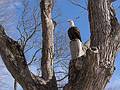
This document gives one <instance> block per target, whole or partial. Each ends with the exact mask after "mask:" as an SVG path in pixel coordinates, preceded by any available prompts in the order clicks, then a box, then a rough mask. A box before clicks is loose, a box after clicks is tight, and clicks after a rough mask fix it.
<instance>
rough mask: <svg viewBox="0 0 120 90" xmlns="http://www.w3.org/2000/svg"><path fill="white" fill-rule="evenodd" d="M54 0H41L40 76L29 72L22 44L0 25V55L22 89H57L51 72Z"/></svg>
mask: <svg viewBox="0 0 120 90" xmlns="http://www.w3.org/2000/svg"><path fill="white" fill-rule="evenodd" d="M53 1H54V0H41V20H42V31H43V50H42V60H41V67H42V77H39V76H35V75H34V74H33V73H31V72H30V70H29V68H28V65H27V62H26V58H25V56H24V51H23V48H21V47H22V46H21V45H20V44H19V43H18V42H17V41H15V40H13V39H11V38H10V37H8V36H7V35H6V33H5V30H4V28H3V26H1V25H0V43H1V44H0V55H1V57H2V59H3V61H4V63H5V65H6V67H7V69H8V71H9V72H10V73H11V75H12V76H13V77H14V78H15V80H16V81H17V82H18V83H19V84H20V85H21V86H22V88H23V89H24V90H57V84H56V79H55V75H54V72H53V53H54V44H53V30H54V24H53V22H52V19H51V12H52V7H53Z"/></svg>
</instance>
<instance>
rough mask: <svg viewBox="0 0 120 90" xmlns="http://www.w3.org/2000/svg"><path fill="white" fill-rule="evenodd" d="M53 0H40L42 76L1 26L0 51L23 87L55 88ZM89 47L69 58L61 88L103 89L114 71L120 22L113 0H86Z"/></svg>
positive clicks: (50, 89) (46, 89)
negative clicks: (30, 64)
mask: <svg viewBox="0 0 120 90" xmlns="http://www.w3.org/2000/svg"><path fill="white" fill-rule="evenodd" d="M53 5H54V0H41V3H40V8H41V22H42V37H43V40H42V59H41V70H42V77H39V76H36V75H35V74H33V73H32V72H31V71H30V70H29V68H28V64H27V61H26V58H25V53H24V48H23V46H22V45H21V44H19V43H18V42H17V41H15V40H13V39H11V38H10V37H8V36H7V35H6V33H5V31H4V28H3V26H0V43H1V44H0V55H1V57H2V59H3V61H4V63H5V65H6V67H7V69H8V70H9V72H10V73H11V74H12V76H13V77H14V79H15V80H16V81H17V82H18V83H19V84H20V85H21V86H22V87H23V89H24V90H57V89H58V88H57V81H56V77H55V73H54V70H53V61H54V59H53V57H54V36H53V35H54V29H55V23H54V21H53V19H52V15H51V14H52V9H53ZM88 11H89V21H90V31H91V37H90V47H88V48H87V50H86V54H85V55H84V56H81V57H79V58H78V59H75V60H71V62H70V65H69V67H70V68H69V81H68V84H67V85H66V86H65V87H64V90H102V89H104V88H105V86H106V84H107V82H108V81H109V79H110V77H111V76H112V73H113V71H114V60H115V56H116V53H117V51H118V49H119V46H120V45H119V38H120V35H119V33H120V32H119V31H120V25H119V23H118V21H117V18H116V15H115V12H114V9H113V7H112V1H110V0H99V1H98V0H89V1H88Z"/></svg>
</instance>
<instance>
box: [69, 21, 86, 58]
mask: <svg viewBox="0 0 120 90" xmlns="http://www.w3.org/2000/svg"><path fill="white" fill-rule="evenodd" d="M68 22H69V23H70V25H71V27H70V28H69V29H68V36H69V38H70V40H71V41H70V52H71V58H72V59H77V58H78V57H81V56H82V55H84V54H85V52H84V51H83V48H82V47H83V44H82V40H81V37H80V32H79V29H78V28H77V27H75V25H74V22H73V21H72V20H70V21H68Z"/></svg>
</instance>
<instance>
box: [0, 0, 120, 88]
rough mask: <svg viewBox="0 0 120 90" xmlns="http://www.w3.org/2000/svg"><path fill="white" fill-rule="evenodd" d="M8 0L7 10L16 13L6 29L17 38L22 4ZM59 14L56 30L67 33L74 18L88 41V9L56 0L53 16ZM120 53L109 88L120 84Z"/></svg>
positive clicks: (62, 0) (84, 4)
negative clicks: (69, 20)
mask: <svg viewBox="0 0 120 90" xmlns="http://www.w3.org/2000/svg"><path fill="white" fill-rule="evenodd" d="M6 1H9V2H11V3H9V5H10V7H9V8H7V9H5V10H6V11H9V12H11V13H14V17H12V18H11V21H10V22H11V23H5V26H6V29H7V30H8V31H7V32H8V33H9V34H10V35H11V36H12V37H14V38H16V37H17V35H16V36H15V34H16V32H13V29H15V28H16V27H15V25H16V23H17V20H18V19H19V17H20V15H21V11H22V6H21V3H20V1H21V0H6ZM31 1H32V0H31ZM0 2H2V4H4V3H5V0H1V1H0ZM13 2H14V3H13ZM33 3H34V4H35V2H34V0H33V1H32V3H31V4H33ZM79 3H80V4H81V5H82V6H84V7H86V8H87V5H86V3H85V0H80V2H79ZM0 4H1V3H0ZM119 5H120V0H117V1H116V2H115V3H114V7H115V9H116V13H117V17H118V19H119V21H120V8H117V7H118V6H119ZM5 7H6V6H5ZM57 14H59V15H60V16H59V17H57V18H55V20H56V22H57V23H58V26H57V28H56V32H60V33H61V32H62V33H63V34H65V33H67V29H68V28H69V25H68V23H67V20H68V19H73V20H74V21H75V25H76V26H77V27H78V28H80V32H81V38H82V40H83V42H86V41H87V40H88V39H89V37H90V30H89V20H88V12H87V11H86V10H84V9H82V8H80V7H78V6H75V5H73V4H71V3H70V2H69V0H56V4H55V7H54V11H53V17H55V16H56V15H57ZM78 17H79V18H78ZM76 18H77V19H76ZM119 54H120V53H118V55H117V57H116V62H115V66H116V70H115V72H114V74H113V76H112V78H111V80H110V82H109V83H108V85H107V88H109V87H111V88H115V87H118V86H120V61H119V59H120V55H119ZM0 62H1V60H0ZM1 63H2V62H1ZM1 63H0V64H1ZM3 73H8V72H7V71H6V69H5V72H3ZM9 79H10V80H11V82H12V81H13V79H12V78H11V77H9ZM4 80H6V79H4ZM12 86H13V85H12V84H10V85H8V87H10V88H11V87H12ZM10 88H5V89H4V90H10ZM0 90H1V89H0ZM114 90H118V88H117V89H114Z"/></svg>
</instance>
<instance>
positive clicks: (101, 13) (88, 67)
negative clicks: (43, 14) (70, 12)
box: [64, 0, 120, 90]
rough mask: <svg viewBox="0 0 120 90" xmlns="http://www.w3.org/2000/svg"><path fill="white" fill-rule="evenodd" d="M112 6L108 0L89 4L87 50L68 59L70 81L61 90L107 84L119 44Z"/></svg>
mask: <svg viewBox="0 0 120 90" xmlns="http://www.w3.org/2000/svg"><path fill="white" fill-rule="evenodd" d="M111 3H112V2H111V0H89V1H88V9H89V20H90V31H91V37H90V41H91V42H90V47H89V48H88V49H87V51H86V55H84V56H82V57H80V58H78V59H75V60H71V62H70V68H69V82H68V84H66V86H65V87H64V90H103V89H104V88H105V86H106V84H107V83H108V82H109V80H110V78H111V76H112V74H113V72H114V69H115V67H114V61H115V56H116V53H117V51H118V48H119V44H120V41H119V38H120V25H119V23H118V21H117V19H116V16H115V12H114V9H113V7H112V4H111ZM79 62H80V63H79ZM78 64H79V66H81V67H78Z"/></svg>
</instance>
